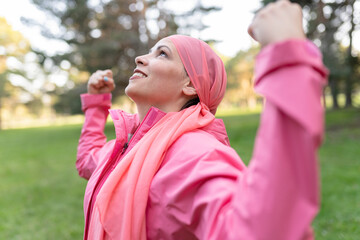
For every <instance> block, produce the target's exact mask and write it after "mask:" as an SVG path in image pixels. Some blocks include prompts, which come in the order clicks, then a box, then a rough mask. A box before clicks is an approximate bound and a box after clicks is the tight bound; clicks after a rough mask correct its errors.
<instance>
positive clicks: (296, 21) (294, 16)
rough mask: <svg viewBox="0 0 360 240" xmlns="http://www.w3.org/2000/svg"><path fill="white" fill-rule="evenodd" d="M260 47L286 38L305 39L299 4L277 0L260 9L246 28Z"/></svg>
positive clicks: (286, 0)
mask: <svg viewBox="0 0 360 240" xmlns="http://www.w3.org/2000/svg"><path fill="white" fill-rule="evenodd" d="M248 32H249V34H250V36H251V37H252V38H254V39H255V40H256V41H258V42H259V43H260V44H261V46H262V47H265V46H266V45H268V44H271V43H275V42H279V41H284V40H287V39H294V38H296V39H305V38H306V36H305V33H304V30H303V26H302V10H301V7H300V5H298V4H296V3H291V2H290V1H289V0H279V1H277V2H275V3H270V4H268V5H267V6H266V7H265V8H263V9H262V10H260V11H259V12H258V13H257V14H256V15H255V18H254V20H253V22H252V23H251V25H250V26H249V28H248Z"/></svg>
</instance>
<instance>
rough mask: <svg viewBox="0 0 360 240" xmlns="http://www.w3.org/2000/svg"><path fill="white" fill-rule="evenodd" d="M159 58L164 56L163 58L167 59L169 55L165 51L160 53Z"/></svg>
mask: <svg viewBox="0 0 360 240" xmlns="http://www.w3.org/2000/svg"><path fill="white" fill-rule="evenodd" d="M159 56H162V57H167V54H166V52H164V51H160V54H159Z"/></svg>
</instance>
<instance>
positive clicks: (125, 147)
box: [121, 142, 128, 154]
mask: <svg viewBox="0 0 360 240" xmlns="http://www.w3.org/2000/svg"><path fill="white" fill-rule="evenodd" d="M127 148H128V143H127V142H126V143H125V144H124V147H123V150H122V152H121V154H123V153H124V152H125V151H126V149H127Z"/></svg>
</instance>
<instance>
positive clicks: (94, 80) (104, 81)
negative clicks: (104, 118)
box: [87, 69, 115, 94]
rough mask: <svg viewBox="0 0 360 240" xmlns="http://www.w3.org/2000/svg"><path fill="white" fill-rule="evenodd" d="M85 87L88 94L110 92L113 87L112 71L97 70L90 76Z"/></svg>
mask: <svg viewBox="0 0 360 240" xmlns="http://www.w3.org/2000/svg"><path fill="white" fill-rule="evenodd" d="M87 89H88V93H89V94H101V93H110V92H111V91H112V90H114V89H115V83H114V79H113V74H112V71H111V70H109V69H107V70H104V71H102V70H97V71H96V72H95V73H93V74H92V75H91V76H90V79H89V82H88V86H87Z"/></svg>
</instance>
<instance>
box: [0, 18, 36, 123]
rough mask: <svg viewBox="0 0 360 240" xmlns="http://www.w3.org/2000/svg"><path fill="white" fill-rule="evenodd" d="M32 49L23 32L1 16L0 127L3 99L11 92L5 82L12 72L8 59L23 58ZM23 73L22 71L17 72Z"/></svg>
mask: <svg viewBox="0 0 360 240" xmlns="http://www.w3.org/2000/svg"><path fill="white" fill-rule="evenodd" d="M29 50H30V44H29V42H28V40H27V39H25V38H24V37H23V36H22V34H21V33H19V32H17V31H14V30H13V29H12V27H11V26H10V25H9V24H8V23H7V21H6V19H5V18H2V17H0V129H1V126H2V118H1V112H2V107H3V106H2V100H3V98H4V97H7V96H9V94H10V93H8V92H6V91H5V88H4V86H5V82H6V81H7V76H8V74H9V73H10V72H11V70H10V69H9V68H8V64H7V62H8V60H9V59H10V58H17V59H19V60H21V59H22V58H23V57H24V56H25V54H26V53H28V52H29ZM16 74H21V72H16Z"/></svg>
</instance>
